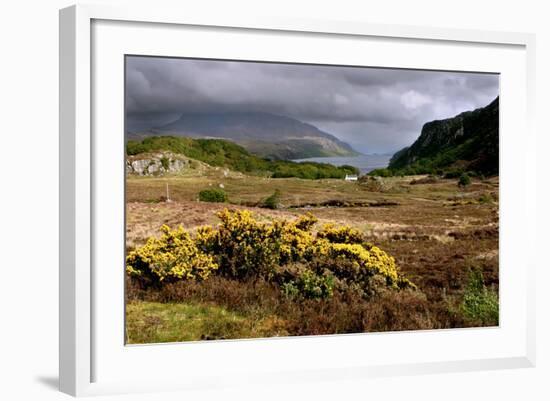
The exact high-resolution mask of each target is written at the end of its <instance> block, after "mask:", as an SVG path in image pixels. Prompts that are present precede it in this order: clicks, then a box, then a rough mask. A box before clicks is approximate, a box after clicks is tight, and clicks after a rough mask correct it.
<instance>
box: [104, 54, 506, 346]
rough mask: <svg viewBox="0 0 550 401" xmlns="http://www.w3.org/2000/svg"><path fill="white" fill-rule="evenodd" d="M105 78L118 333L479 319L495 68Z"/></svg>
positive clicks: (339, 329)
mask: <svg viewBox="0 0 550 401" xmlns="http://www.w3.org/2000/svg"><path fill="white" fill-rule="evenodd" d="M124 77H125V83H124V114H125V116H124V147H125V155H124V161H125V164H124V166H122V165H121V166H120V168H121V169H122V168H124V169H125V183H124V185H125V205H124V207H125V263H124V265H123V266H121V267H120V268H121V274H122V270H123V271H124V274H125V333H124V336H125V344H128V345H130V344H155V343H171V342H186V341H206V340H239V339H252V338H272V337H290V336H318V335H342V334H358V333H380V332H395V331H405V330H406V331H417V330H441V329H464V328H474V327H498V326H499V117H500V114H499V94H500V75H499V74H498V73H488V72H474V71H440V70H421V69H403V68H391V66H368V65H364V66H363V65H324V64H301V63H288V62H272V61H255V60H222V59H205V58H204V59H201V58H181V57H160V56H148V55H125V62H124ZM116 134H117V133H116V132H113V135H116ZM120 171H121V170H120Z"/></svg>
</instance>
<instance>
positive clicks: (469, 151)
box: [389, 97, 499, 174]
mask: <svg viewBox="0 0 550 401" xmlns="http://www.w3.org/2000/svg"><path fill="white" fill-rule="evenodd" d="M498 104H499V98H498V97H497V98H496V99H495V100H494V101H493V102H491V104H489V105H488V106H486V107H483V108H479V109H476V110H474V111H467V112H464V113H461V114H459V115H457V116H455V117H452V118H447V119H445V120H436V121H432V122H429V123H426V124H424V126H423V127H422V131H421V133H420V136H419V137H418V139H417V140H416V141H415V142H414V143H413V144H412V145H411V146H409V147H406V148H404V149H401V150H400V151H398V152H397V153H395V154H394V155H393V157H392V158H391V160H390V164H389V168H390V169H391V170H402V169H412V170H416V171H417V172H418V173H422V172H423V170H426V171H429V170H431V169H457V170H472V171H477V172H480V173H483V174H498V155H499V151H498V127H499V124H498V121H499V107H498Z"/></svg>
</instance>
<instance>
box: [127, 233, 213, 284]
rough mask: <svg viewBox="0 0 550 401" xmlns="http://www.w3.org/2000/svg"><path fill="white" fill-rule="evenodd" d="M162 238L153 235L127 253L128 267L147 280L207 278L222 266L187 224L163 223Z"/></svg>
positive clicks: (133, 274) (133, 272)
mask: <svg viewBox="0 0 550 401" xmlns="http://www.w3.org/2000/svg"><path fill="white" fill-rule="evenodd" d="M161 231H162V233H163V234H162V236H161V237H160V238H149V239H148V240H147V243H146V244H145V245H143V246H142V247H140V248H138V249H136V250H134V251H132V252H130V253H129V254H128V256H127V257H126V266H127V271H128V273H129V274H130V275H132V276H139V277H141V278H142V279H144V280H147V281H152V282H162V281H165V280H176V279H185V280H192V279H201V280H206V279H207V278H208V276H210V274H211V273H212V271H214V270H216V269H217V268H218V265H217V264H216V263H215V262H214V259H213V258H212V256H210V255H207V254H205V253H203V252H202V251H201V250H199V248H198V247H197V245H196V244H195V241H194V240H193V239H192V238H191V236H190V235H189V233H188V232H187V231H185V229H184V228H183V227H181V226H180V227H178V228H176V229H175V230H171V229H170V227H168V226H166V225H163V226H162V227H161Z"/></svg>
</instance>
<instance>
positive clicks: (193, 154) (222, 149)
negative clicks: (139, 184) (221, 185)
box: [126, 136, 358, 179]
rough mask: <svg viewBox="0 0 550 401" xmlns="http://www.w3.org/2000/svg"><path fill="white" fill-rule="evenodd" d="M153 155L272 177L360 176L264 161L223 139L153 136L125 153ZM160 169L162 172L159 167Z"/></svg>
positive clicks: (350, 170) (314, 165)
mask: <svg viewBox="0 0 550 401" xmlns="http://www.w3.org/2000/svg"><path fill="white" fill-rule="evenodd" d="M152 152H172V153H174V154H180V155H184V156H186V157H187V158H190V159H193V160H198V161H200V162H202V163H206V164H208V165H210V166H214V167H226V168H228V169H230V170H233V171H238V172H241V173H247V174H252V175H263V176H270V177H272V178H286V177H297V178H304V179H321V178H344V177H345V176H346V174H358V170H357V169H356V168H355V167H352V166H339V167H336V166H333V165H331V164H327V163H314V162H301V163H297V162H292V161H287V160H268V159H264V158H261V157H258V156H256V155H253V154H251V153H249V152H248V151H247V150H246V149H245V148H243V147H242V146H240V145H237V144H236V143H234V142H231V141H226V140H222V139H203V138H199V139H197V138H187V137H174V136H152V137H148V138H145V139H144V140H142V141H134V140H129V141H128V142H127V143H126V154H127V156H128V159H129V160H130V159H133V158H132V157H133V156H136V155H141V154H149V153H152ZM176 159H177V158H176ZM159 160H160V159H159ZM174 160H175V159H174ZM171 162H172V160H171V159H170V160H168V161H166V162H165V163H166V164H167V166H170V165H171V164H170V163H171ZM159 163H160V162H159ZM156 164H158V163H156ZM138 168H139V169H140V171H141V170H143V168H144V167H143V166H138ZM160 170H162V169H160V167H159V171H160ZM155 171H156V170H155Z"/></svg>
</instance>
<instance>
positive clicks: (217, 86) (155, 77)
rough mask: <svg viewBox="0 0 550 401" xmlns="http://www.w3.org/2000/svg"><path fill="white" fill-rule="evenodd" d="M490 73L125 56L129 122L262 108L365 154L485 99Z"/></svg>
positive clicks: (492, 86) (396, 144) (395, 145)
mask: <svg viewBox="0 0 550 401" xmlns="http://www.w3.org/2000/svg"><path fill="white" fill-rule="evenodd" d="M498 93H499V79H498V75H495V74H479V73H451V72H440V71H415V70H398V69H382V68H364V67H340V66H337V67H332V66H331V67H329V66H318V65H297V64H270V63H256V62H235V61H212V60H191V59H175V58H156V57H135V56H132V57H127V59H126V108H127V110H126V111H127V126H128V127H129V128H130V129H145V128H149V127H150V126H151V125H153V126H158V125H163V124H165V123H168V122H170V121H173V120H175V119H176V118H177V117H178V116H179V115H180V114H181V113H184V112H210V111H215V112H220V111H262V112H268V113H273V114H279V115H285V116H289V117H294V118H297V119H299V120H301V121H303V122H307V123H310V124H313V125H315V126H317V127H318V128H319V129H321V130H323V131H326V132H328V133H330V134H332V135H334V136H336V137H338V138H340V139H342V140H343V141H345V142H347V143H349V144H350V145H352V146H353V147H354V148H355V149H357V150H359V151H360V152H363V153H385V152H389V153H392V152H394V151H396V150H398V149H401V148H402V147H404V146H407V145H410V144H411V143H412V142H414V140H415V139H416V138H417V137H418V135H419V134H420V130H421V128H422V125H423V124H424V123H426V122H428V121H432V120H435V119H441V118H447V117H452V116H454V115H456V114H458V113H460V112H463V111H466V110H472V109H475V108H477V107H482V106H485V105H487V104H489V103H490V102H491V101H492V100H493V99H494V98H495V97H496V96H498Z"/></svg>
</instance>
